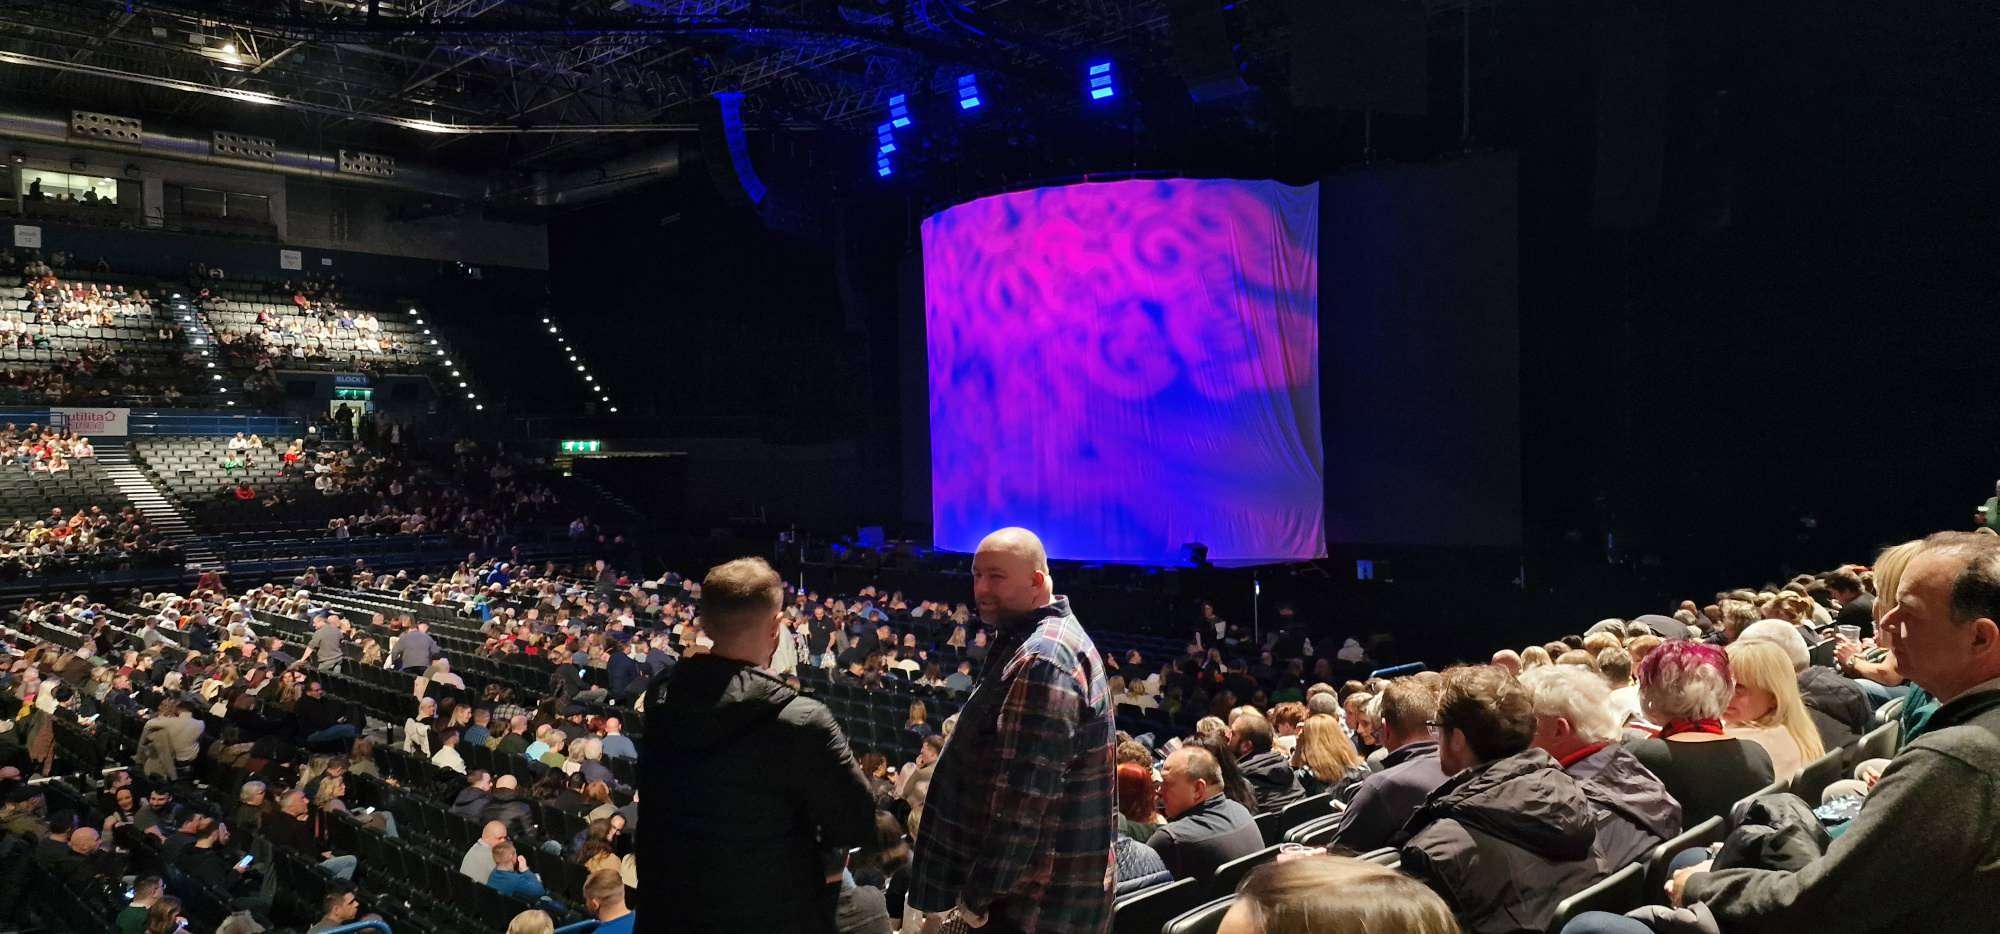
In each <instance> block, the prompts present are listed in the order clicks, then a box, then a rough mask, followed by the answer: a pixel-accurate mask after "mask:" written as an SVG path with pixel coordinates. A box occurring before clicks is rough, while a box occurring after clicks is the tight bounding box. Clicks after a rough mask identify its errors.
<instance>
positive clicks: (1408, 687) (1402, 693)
mask: <svg viewBox="0 0 2000 934" xmlns="http://www.w3.org/2000/svg"><path fill="white" fill-rule="evenodd" d="M1378 699H1379V701H1380V703H1381V720H1382V745H1383V747H1384V748H1387V749H1388V750H1389V751H1391V752H1394V751H1396V750H1398V749H1401V748H1403V747H1404V746H1407V745H1409V744H1411V743H1414V742H1419V741H1422V740H1426V739H1429V738H1430V721H1431V720H1433V719H1435V718H1436V717H1437V704H1438V695H1437V692H1436V691H1434V690H1431V688H1430V686H1429V685H1427V684H1425V683H1423V682H1422V681H1419V680H1417V679H1415V678H1397V679H1396V680H1394V681H1391V682H1389V686H1388V687H1385V688H1383V689H1382V693H1381V695H1380V696H1379V698H1378Z"/></svg>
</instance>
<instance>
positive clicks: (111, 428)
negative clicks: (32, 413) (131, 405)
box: [49, 408, 132, 438]
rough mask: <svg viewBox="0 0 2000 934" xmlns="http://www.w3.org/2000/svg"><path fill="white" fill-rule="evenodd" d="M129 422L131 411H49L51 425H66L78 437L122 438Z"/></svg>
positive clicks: (68, 409) (70, 409) (52, 409)
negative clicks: (78, 435)
mask: <svg viewBox="0 0 2000 934" xmlns="http://www.w3.org/2000/svg"><path fill="white" fill-rule="evenodd" d="M131 420H132V410H131V409H74V408H64V409H59V408H51V409H49V421H50V422H51V423H53V424H57V425H67V426H69V430H71V431H73V432H76V433H77V434H80V435H96V436H99V437H114V438H123V437H125V426H126V425H127V424H128V423H130V422H131Z"/></svg>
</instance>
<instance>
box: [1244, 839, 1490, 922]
mask: <svg viewBox="0 0 2000 934" xmlns="http://www.w3.org/2000/svg"><path fill="white" fill-rule="evenodd" d="M1327 931H1370V932H1373V931H1381V932H1385V934H1388V932H1393V934H1459V927H1458V921H1457V920H1456V919H1455V918H1453V917H1452V914H1451V909H1450V908H1449V907H1448V906H1446V905H1445V903H1444V899H1442V898H1440V897H1438V894H1437V893H1436V892H1433V891H1431V890H1430V888H1429V887H1428V886H1426V885H1424V884H1423V883H1422V882H1418V881H1417V880H1415V879H1413V878H1410V877H1409V876H1406V875H1403V874H1402V873H1400V872H1397V871H1396V870H1394V869H1389V868H1387V867H1384V866H1378V865H1376V864H1374V863H1370V862H1365V861H1363V860H1359V859H1355V858H1353V857H1351V856H1307V857H1304V858H1299V859H1289V860H1284V861H1282V862H1275V863H1266V864H1264V865H1263V866H1260V867H1258V868H1257V869H1256V870H1255V871H1254V872H1252V873H1250V875H1249V877H1248V878H1246V879H1244V880H1243V885H1242V887H1241V888H1239V889H1238V890H1237V893H1236V901H1235V902H1233V903H1232V904H1231V905H1230V906H1229V913H1228V914H1227V915H1225V916H1223V919H1222V926H1221V927H1220V928H1219V929H1218V934H1318V932H1327Z"/></svg>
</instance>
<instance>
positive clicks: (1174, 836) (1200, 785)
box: [1146, 746, 1264, 879]
mask: <svg viewBox="0 0 2000 934" xmlns="http://www.w3.org/2000/svg"><path fill="white" fill-rule="evenodd" d="M1160 799H1161V801H1162V802H1164V803H1165V805H1166V811H1167V823H1166V825H1165V826H1162V827H1161V828H1160V829H1158V830H1155V831H1153V835H1152V836H1151V837H1150V838H1148V839H1147V840H1146V845H1147V846H1149V847H1151V848H1152V849H1153V851H1154V852H1156V853H1158V854H1160V859H1161V860H1162V861H1164V862H1165V863H1166V864H1167V871H1169V872H1172V873H1173V874H1174V878H1176V879H1195V878H1203V877H1206V876H1208V875H1209V874H1211V873H1213V872H1215V869H1216V867H1218V866H1221V865H1222V864H1223V863H1226V862H1229V861H1230V860H1233V859H1240V858H1242V857H1245V856H1249V855H1250V854H1252V853H1255V852H1257V851H1258V850H1261V849H1263V848H1264V835H1263V834H1262V833H1261V832H1259V831H1258V829H1257V819H1256V818H1255V817H1254V816H1252V815H1251V813H1250V809H1249V808H1246V807H1244V806H1243V805H1241V804H1238V803H1236V802H1235V801H1232V800H1230V799H1229V798H1228V797H1227V796H1225V795H1224V794H1223V793H1222V766H1221V764H1220V763H1217V762H1216V761H1215V755H1214V754H1213V753H1211V752H1209V751H1208V750H1207V749H1204V748H1202V747H1200V746H1182V747H1181V748H1179V749H1176V750H1174V751H1173V753H1172V754H1170V755H1168V756H1167V761H1166V764H1165V765H1163V766H1162V767H1161V768H1160Z"/></svg>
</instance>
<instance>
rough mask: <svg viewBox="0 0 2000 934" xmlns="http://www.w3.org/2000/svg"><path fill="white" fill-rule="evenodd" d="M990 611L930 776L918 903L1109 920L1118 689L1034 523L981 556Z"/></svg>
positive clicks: (1063, 920) (1051, 921) (997, 919)
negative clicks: (987, 634) (976, 668)
mask: <svg viewBox="0 0 2000 934" xmlns="http://www.w3.org/2000/svg"><path fill="white" fill-rule="evenodd" d="M972 592H973V599H974V601H975V602H976V603H977V604H978V606H979V616H980V618H981V620H982V621H984V622H985V623H986V624H988V625H990V626H993V627H994V628H995V629H996V630H997V631H998V636H997V638H996V639H995V640H994V643H993V646H992V651H991V653H990V654H989V655H988V657H987V664H986V666H985V670H984V672H983V673H982V675H981V677H980V680H979V686H978V687H977V688H975V689H974V690H973V692H972V696H971V697H970V698H968V699H967V700H966V703H965V707H964V709H963V710H961V711H960V712H959V715H958V728H957V730H956V731H955V732H954V733H953V734H952V738H951V740H950V741H949V742H947V743H946V744H945V748H944V754H943V755H942V756H941V757H939V759H938V763H937V767H936V771H935V773H934V774H933V776H932V780H931V786H930V795H929V798H928V799H927V801H926V805H925V808H924V821H923V830H922V832H921V833H920V834H918V837H917V848H916V857H915V864H914V866H913V868H912V871H911V877H910V892H909V904H910V905H912V906H914V907H915V908H917V909H918V910H921V911H924V912H927V913H928V916H927V917H926V919H925V924H924V929H925V930H926V931H936V930H940V929H942V928H943V927H944V925H945V923H946V922H947V921H949V920H954V919H955V920H956V921H957V922H959V923H962V924H963V925H965V926H967V927H970V928H973V929H977V930H979V931H990V932H995V934H1003V932H1004V934H1025V932H1038V934H1100V932H1104V931H1108V930H1110V928H1111V901H1112V888H1113V879H1114V868H1113V861H1112V853H1111V843H1112V838H1113V837H1114V836H1115V835H1116V834H1117V822H1116V818H1117V810H1116V807H1115V805H1114V803H1113V788H1114V785H1113V752H1114V740H1113V736H1112V724H1111V698H1110V692H1109V690H1108V689H1107V687H1106V685H1105V678H1104V663H1103V660H1102V659H1101V658H1099V657H1098V654H1097V647H1096V646H1095V645H1093V644H1091V641H1090V637H1089V636H1088V635H1086V634H1085V633H1084V631H1083V626H1082V624H1080V623H1078V622H1077V620H1076V617H1075V616H1074V615H1072V614H1071V613H1070V607H1069V600H1068V599H1067V598H1065V597H1058V596H1056V595H1055V584H1054V582H1053V581H1052V580H1051V579H1050V577H1049V560H1048V553H1047V552H1046V551H1045V550H1044V549H1043V548H1042V542H1041V539H1039V538H1036V537H1035V534H1034V533H1033V532H1030V531H1028V530H1027V529H1019V528H1008V529H1001V530H1000V531H998V532H995V533H993V534H992V535H988V536H987V537H986V540H985V541H982V542H980V543H979V551H978V552H977V553H976V554H975V555H974V556H973V559H972Z"/></svg>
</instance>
